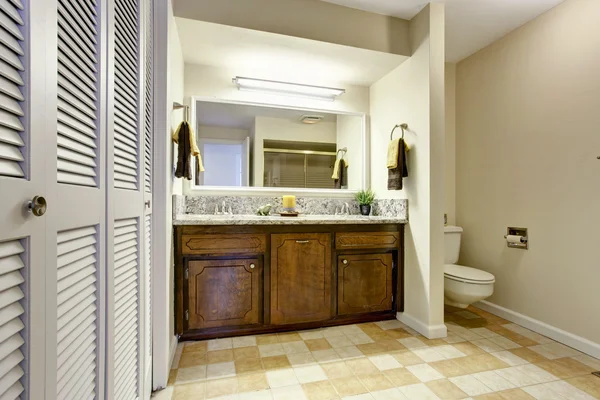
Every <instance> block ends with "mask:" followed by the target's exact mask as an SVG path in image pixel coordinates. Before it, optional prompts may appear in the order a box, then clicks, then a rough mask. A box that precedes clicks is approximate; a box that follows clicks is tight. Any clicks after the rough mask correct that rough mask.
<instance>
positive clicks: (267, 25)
mask: <svg viewBox="0 0 600 400" xmlns="http://www.w3.org/2000/svg"><path fill="white" fill-rule="evenodd" d="M175 15H176V16H177V17H181V18H189V19H195V20H199V21H206V22H213V23H217V24H222V25H230V26H237V27H240V28H247V29H255V30H260V31H265V32H271V33H278V34H282V35H288V36H296V37H301V38H305V39H313V40H319V41H321V42H329V43H336V44H342V45H346V46H352V47H359V48H363V49H369V50H376V51H382V52H386V53H393V54H400V55H405V56H410V54H411V53H410V46H409V37H408V21H406V20H403V19H400V18H394V17H388V16H383V15H379V14H373V13H368V12H365V11H360V10H356V9H353V8H348V7H342V6H339V5H336V4H331V3H327V2H324V1H319V0H219V1H215V0H178V1H177V2H176V3H175Z"/></svg>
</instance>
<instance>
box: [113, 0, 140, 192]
mask: <svg viewBox="0 0 600 400" xmlns="http://www.w3.org/2000/svg"><path fill="white" fill-rule="evenodd" d="M139 9H140V4H139V1H138V0H115V13H114V14H115V20H114V22H115V43H114V44H115V78H114V81H115V115H114V122H115V135H114V149H115V151H114V163H115V176H114V182H115V183H114V184H115V187H116V188H120V189H131V190H135V189H138V185H139V156H140V153H139V152H140V146H139V142H140V140H139V135H140V104H139V103H140V92H139V76H140V74H141V71H140V63H139V58H140V48H141V42H140V30H139V18H140V16H139V12H138V10H139ZM117 149H119V150H121V151H117ZM124 153H128V154H131V155H132V156H133V157H124ZM123 158H125V160H123Z"/></svg>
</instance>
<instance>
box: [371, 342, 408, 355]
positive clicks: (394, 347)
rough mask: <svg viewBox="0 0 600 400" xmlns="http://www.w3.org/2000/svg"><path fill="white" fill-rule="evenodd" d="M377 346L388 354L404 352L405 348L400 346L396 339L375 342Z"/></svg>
mask: <svg viewBox="0 0 600 400" xmlns="http://www.w3.org/2000/svg"><path fill="white" fill-rule="evenodd" d="M377 344H379V345H380V346H382V347H383V349H384V350H385V351H386V352H388V353H391V352H393V351H400V350H406V346H404V345H402V344H401V343H400V342H399V341H398V340H396V339H386V340H380V341H379V342H377Z"/></svg>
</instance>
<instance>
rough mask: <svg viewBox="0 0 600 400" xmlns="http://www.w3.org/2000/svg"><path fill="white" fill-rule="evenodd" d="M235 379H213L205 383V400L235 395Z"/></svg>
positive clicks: (236, 382)
mask: <svg viewBox="0 0 600 400" xmlns="http://www.w3.org/2000/svg"><path fill="white" fill-rule="evenodd" d="M237 388H238V380H237V378H227V379H215V380H211V381H207V382H206V398H207V399H212V398H215V397H220V396H227V395H230V394H234V393H237Z"/></svg>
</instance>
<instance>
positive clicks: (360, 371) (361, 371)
mask: <svg viewBox="0 0 600 400" xmlns="http://www.w3.org/2000/svg"><path fill="white" fill-rule="evenodd" d="M346 365H347V366H348V368H350V369H351V370H352V372H354V374H355V375H357V376H361V375H371V374H374V373H377V372H379V370H378V369H377V367H376V366H375V365H373V363H372V362H371V361H369V360H368V359H366V358H359V359H356V360H348V361H346Z"/></svg>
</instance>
